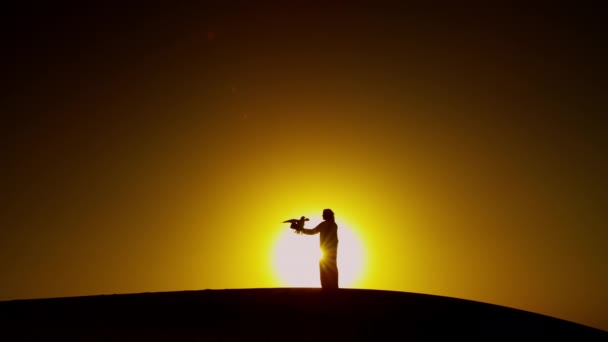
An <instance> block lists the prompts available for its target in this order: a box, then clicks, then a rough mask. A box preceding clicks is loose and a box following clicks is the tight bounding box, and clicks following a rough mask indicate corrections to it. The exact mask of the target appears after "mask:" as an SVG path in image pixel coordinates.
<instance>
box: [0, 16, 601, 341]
mask: <svg viewBox="0 0 608 342" xmlns="http://www.w3.org/2000/svg"><path fill="white" fill-rule="evenodd" d="M49 6H50V5H49ZM83 6H84V5H83ZM593 12H594V11H592V10H589V11H588V12H587V11H584V10H576V9H569V10H568V11H566V10H565V9H564V10H560V9H559V8H556V7H555V5H553V6H552V7H551V8H550V9H530V8H528V9H526V10H523V9H513V8H511V9H509V10H507V9H500V8H494V9H492V10H490V9H481V8H460V9H458V8H443V9H439V10H437V9H435V10H432V9H428V8H411V7H409V8H408V7H405V6H403V7H402V8H390V9H389V8H384V9H382V8H378V7H375V8H372V7H365V6H360V7H341V6H337V5H336V6H332V7H331V8H322V7H312V6H308V7H305V6H296V5H291V6H290V7H285V8H278V7H273V6H266V7H260V6H254V5H250V6H248V7H245V6H241V7H234V8H231V7H228V6H226V7H222V8H219V7H217V6H215V7H214V6H211V5H208V6H204V5H199V7H192V8H189V7H188V8H187V7H177V6H176V7H175V8H168V7H167V8H150V9H147V10H146V11H145V12H141V11H138V10H129V9H123V10H121V11H115V10H112V9H107V8H103V6H97V7H95V6H88V5H87V7H86V8H84V7H83V8H71V9H69V10H63V9H59V8H37V9H28V10H25V9H22V10H16V12H15V13H14V15H13V16H12V17H13V18H14V21H12V22H9V25H10V28H11V30H9V31H8V32H9V34H13V35H14V36H13V37H12V38H14V39H10V40H9V43H7V44H8V45H9V46H8V47H9V48H10V49H9V50H10V51H13V52H14V53H13V54H9V55H8V56H3V58H4V59H5V61H4V65H5V66H7V67H8V70H9V71H8V77H7V80H8V85H9V87H8V88H7V90H6V91H5V92H4V93H3V97H2V99H3V103H5V105H3V108H4V111H5V113H6V114H8V116H9V117H10V121H9V122H10V124H9V125H6V126H5V127H6V128H7V130H8V132H7V133H6V134H5V135H4V137H3V139H4V140H5V141H6V142H5V143H3V146H8V155H7V158H6V159H5V160H7V161H8V162H7V163H6V164H5V165H8V167H6V166H5V167H4V172H5V173H6V175H5V176H3V184H2V187H3V189H6V190H4V191H3V193H5V194H8V196H3V202H4V203H3V204H4V205H3V206H2V207H3V210H2V213H3V214H2V221H1V225H2V229H1V230H0V276H1V279H2V282H1V284H0V300H6V299H16V298H41V297H57V296H74V295H92V294H109V293H133V292H144V291H174V290H175V291H179V290H193V289H219V288H254V287H278V286H284V284H281V283H279V282H278V281H277V278H276V274H273V268H272V265H271V262H269V255H271V254H272V250H273V248H275V246H274V245H273V243H274V242H275V241H276V239H277V237H278V236H279V235H280V234H281V233H282V232H283V231H284V230H285V229H288V228H287V225H284V224H281V223H280V222H281V221H283V220H285V219H288V218H292V217H298V216H299V215H302V214H306V215H311V217H313V218H314V219H315V220H318V219H320V216H321V211H322V210H323V209H324V208H332V209H333V210H334V211H335V213H336V220H337V222H338V224H339V225H340V223H341V222H348V225H349V228H350V229H351V230H352V231H353V232H354V233H355V234H356V235H357V236H358V237H359V238H360V239H361V241H363V242H362V243H363V246H364V248H365V250H366V262H367V266H366V270H365V275H364V276H363V277H362V279H361V281H360V282H358V283H357V284H356V287H359V288H371V289H386V290H397V291H409V292H420V293H430V294H438V295H444V296H451V297H460V298H465V299H472V300H477V301H483V302H489V303H494V304H499V305H505V306H510V307H515V308H520V309H524V310H529V311H534V312H538V313H542V314H547V315H551V316H556V317H559V318H564V319H568V320H572V321H575V322H578V323H583V324H587V325H591V326H594V327H599V328H602V329H605V330H608V320H606V317H608V294H607V292H606V291H605V289H606V288H608V271H607V268H606V267H605V265H606V262H607V261H608V254H607V252H606V251H607V249H606V246H607V245H608V230H607V229H606V224H605V222H606V212H608V211H607V210H606V209H607V207H606V204H607V198H606V194H607V193H608V192H607V190H608V186H607V184H606V180H605V174H607V171H608V170H607V158H606V153H605V151H606V147H607V140H606V135H605V132H606V128H607V127H606V126H607V125H606V120H605V118H604V116H605V109H606V98H605V94H604V92H603V91H602V89H604V88H602V84H604V83H605V77H604V76H605V73H604V72H603V71H604V70H603V67H602V66H601V65H602V63H603V61H604V60H605V58H604V57H605V56H604V55H605V53H604V55H602V52H601V51H600V49H599V45H600V42H601V41H603V39H601V37H600V33H599V32H598V31H596V30H595V29H597V28H599V27H600V26H599V25H600V22H601V21H600V20H599V18H597V17H595V16H593ZM51 14H53V15H52V16H51ZM315 215H316V217H315Z"/></svg>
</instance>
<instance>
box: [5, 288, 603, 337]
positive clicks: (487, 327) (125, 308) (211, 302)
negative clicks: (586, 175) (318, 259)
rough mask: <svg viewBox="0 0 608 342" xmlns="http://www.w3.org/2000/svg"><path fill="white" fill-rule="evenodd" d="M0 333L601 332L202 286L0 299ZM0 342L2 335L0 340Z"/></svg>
mask: <svg viewBox="0 0 608 342" xmlns="http://www.w3.org/2000/svg"><path fill="white" fill-rule="evenodd" d="M0 321H1V322H2V326H3V328H2V332H0V339H4V338H2V337H3V336H6V334H9V335H11V334H16V337H18V338H28V339H29V338H32V339H49V338H53V339H54V338H60V339H62V338H69V339H72V338H76V339H81V338H82V339H86V340H98V339H99V340H107V339H112V340H117V339H118V340H123V339H124V340H133V339H140V338H142V339H146V340H157V339H161V340H163V339H170V338H178V339H180V340H200V339H229V340H235V339H236V340H252V339H253V340H258V339H264V340H294V339H295V340H309V339H311V338H314V339H317V340H319V339H320V340H335V339H344V338H348V339H354V340H359V339H366V340H367V339H373V338H378V337H379V336H387V337H388V336H391V337H402V338H428V337H433V336H475V335H481V336H525V337H541V338H547V337H552V338H563V337H565V336H567V337H585V338H593V339H595V338H597V339H598V340H599V339H602V340H606V338H608V332H606V331H603V330H600V329H597V328H593V327H589V326H586V325H582V324H579V323H575V322H571V321H567V320H563V319H560V318H555V317H551V316H547V315H543V314H538V313H534V312H530V311H524V310H520V309H515V308H510V307H506V306H500V305H495V304H490V303H484V302H478V301H473V300H467V299H461V298H454V297H445V296H439V295H430V294H421V293H412V292H399V291H390V290H372V289H339V290H334V291H327V290H322V289H319V288H305V287H303V288H288V287H287V288H249V289H207V290H186V291H170V292H144V293H129V294H102V295H87V296H76V297H56V298H39V299H15V300H8V301H0ZM6 337H8V336H6Z"/></svg>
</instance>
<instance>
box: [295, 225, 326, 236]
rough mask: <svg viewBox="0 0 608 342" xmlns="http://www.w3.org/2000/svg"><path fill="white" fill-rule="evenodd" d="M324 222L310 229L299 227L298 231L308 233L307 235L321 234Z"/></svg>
mask: <svg viewBox="0 0 608 342" xmlns="http://www.w3.org/2000/svg"><path fill="white" fill-rule="evenodd" d="M322 224H323V222H321V223H319V224H318V225H317V226H316V227H314V228H312V229H308V228H303V227H302V228H300V229H298V232H299V233H301V234H306V235H315V234H319V232H320V231H321V225H322Z"/></svg>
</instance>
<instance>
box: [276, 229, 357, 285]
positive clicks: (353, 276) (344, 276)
mask: <svg viewBox="0 0 608 342" xmlns="http://www.w3.org/2000/svg"><path fill="white" fill-rule="evenodd" d="M337 223H338V240H339V243H338V272H339V283H340V287H353V286H356V284H357V282H359V281H360V279H361V277H362V275H363V273H364V269H363V268H364V257H365V256H364V250H363V247H362V244H361V241H360V240H359V239H358V237H357V236H356V235H355V233H354V232H353V231H352V230H351V229H350V228H349V227H348V226H346V225H344V224H341V223H340V222H337ZM315 226H316V223H314V224H309V223H307V224H306V227H307V228H312V227H315ZM283 229H284V231H282V232H281V233H280V235H279V237H278V239H277V240H276V242H275V248H274V251H273V255H272V262H273V269H274V272H275V274H276V276H277V280H278V281H279V283H280V284H281V286H289V287H319V286H320V284H321V283H320V279H319V259H320V258H321V251H320V249H319V235H318V234H317V235H298V234H295V233H294V231H293V230H292V229H290V228H288V226H284V228H283Z"/></svg>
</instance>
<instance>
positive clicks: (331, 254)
mask: <svg viewBox="0 0 608 342" xmlns="http://www.w3.org/2000/svg"><path fill="white" fill-rule="evenodd" d="M295 229H296V232H298V233H299V234H306V235H315V234H320V235H319V243H320V247H321V260H319V273H320V276H321V287H322V288H323V289H337V288H338V287H339V286H338V225H337V224H336V219H335V217H334V212H333V211H332V210H331V209H324V210H323V222H321V223H319V224H318V225H317V226H316V227H315V228H312V229H308V228H304V225H302V226H300V227H297V228H295Z"/></svg>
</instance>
